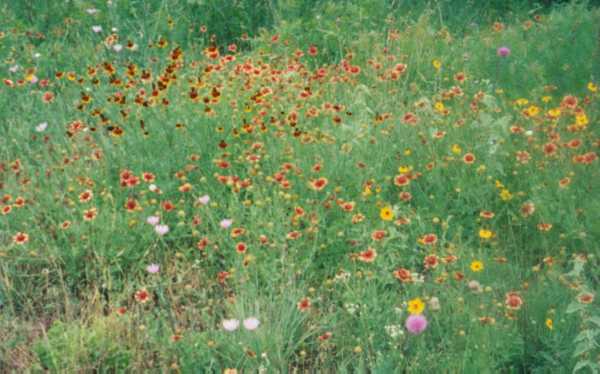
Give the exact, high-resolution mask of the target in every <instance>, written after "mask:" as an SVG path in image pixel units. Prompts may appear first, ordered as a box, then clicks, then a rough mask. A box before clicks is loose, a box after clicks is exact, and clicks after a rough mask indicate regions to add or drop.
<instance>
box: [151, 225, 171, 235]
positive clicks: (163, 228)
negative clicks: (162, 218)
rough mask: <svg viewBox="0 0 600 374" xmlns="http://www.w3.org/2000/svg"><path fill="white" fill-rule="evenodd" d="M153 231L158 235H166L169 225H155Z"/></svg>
mask: <svg viewBox="0 0 600 374" xmlns="http://www.w3.org/2000/svg"><path fill="white" fill-rule="evenodd" d="M154 231H156V233H157V234H158V235H160V236H163V235H166V234H167V233H168V232H169V226H167V225H156V226H154Z"/></svg>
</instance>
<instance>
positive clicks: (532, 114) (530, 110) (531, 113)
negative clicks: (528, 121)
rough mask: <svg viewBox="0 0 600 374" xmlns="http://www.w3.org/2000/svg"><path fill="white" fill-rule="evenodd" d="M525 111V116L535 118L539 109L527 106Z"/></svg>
mask: <svg viewBox="0 0 600 374" xmlns="http://www.w3.org/2000/svg"><path fill="white" fill-rule="evenodd" d="M526 110H527V115H528V116H530V117H535V116H537V115H538V113H539V112H540V108H538V107H537V106H535V105H531V106H529V107H528V108H527V109H526Z"/></svg>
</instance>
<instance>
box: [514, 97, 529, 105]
mask: <svg viewBox="0 0 600 374" xmlns="http://www.w3.org/2000/svg"><path fill="white" fill-rule="evenodd" d="M515 104H516V105H517V106H523V105H527V104H529V100H527V99H523V98H521V99H517V100H516V101H515Z"/></svg>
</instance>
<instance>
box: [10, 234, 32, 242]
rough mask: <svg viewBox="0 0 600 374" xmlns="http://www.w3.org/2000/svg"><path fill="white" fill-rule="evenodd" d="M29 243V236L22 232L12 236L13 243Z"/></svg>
mask: <svg viewBox="0 0 600 374" xmlns="http://www.w3.org/2000/svg"><path fill="white" fill-rule="evenodd" d="M28 241H29V235H27V234H25V233H24V232H18V233H16V234H15V235H14V236H13V243H15V244H18V245H23V244H25V243H27V242H28Z"/></svg>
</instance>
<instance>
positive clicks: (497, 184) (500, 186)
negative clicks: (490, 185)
mask: <svg viewBox="0 0 600 374" xmlns="http://www.w3.org/2000/svg"><path fill="white" fill-rule="evenodd" d="M496 188H504V185H503V184H502V182H500V181H499V180H497V179H496Z"/></svg>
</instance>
